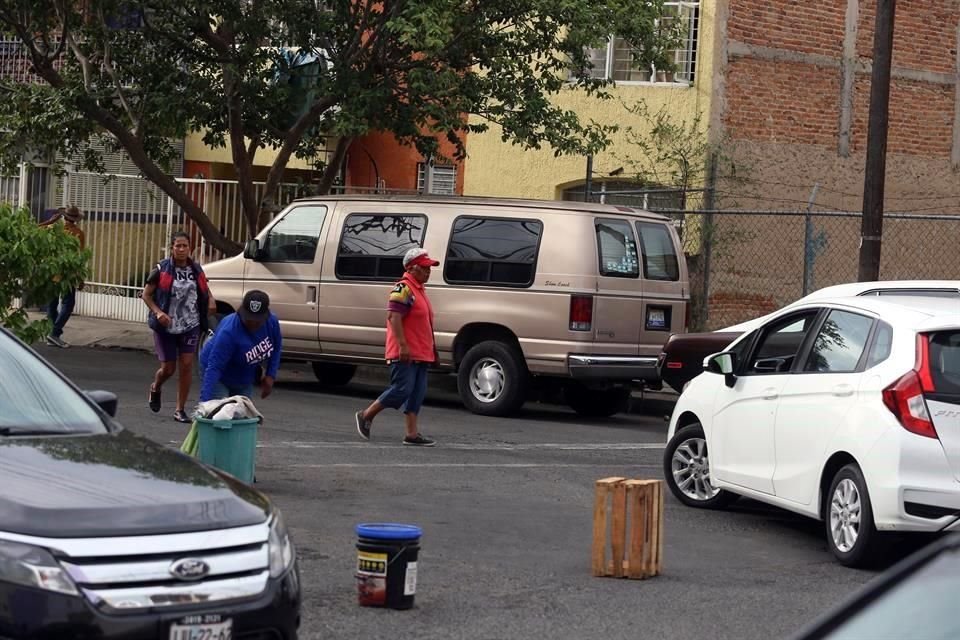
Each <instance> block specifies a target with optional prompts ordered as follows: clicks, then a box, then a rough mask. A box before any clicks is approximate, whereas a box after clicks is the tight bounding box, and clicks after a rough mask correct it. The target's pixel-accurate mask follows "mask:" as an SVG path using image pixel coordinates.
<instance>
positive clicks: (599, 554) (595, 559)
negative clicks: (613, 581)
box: [591, 477, 625, 576]
mask: <svg viewBox="0 0 960 640" xmlns="http://www.w3.org/2000/svg"><path fill="white" fill-rule="evenodd" d="M624 480H625V478H619V477H615V478H603V479H602V480H597V482H596V489H595V493H594V502H593V553H592V562H591V566H592V569H593V575H595V576H605V575H609V574H610V572H611V571H612V569H611V568H608V567H607V558H606V556H607V496H609V495H610V494H611V492H612V489H613V488H614V487H615V486H617V485H618V484H620V483H621V482H623V481H624Z"/></svg>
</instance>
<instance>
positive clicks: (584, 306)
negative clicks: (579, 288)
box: [570, 296, 593, 331]
mask: <svg viewBox="0 0 960 640" xmlns="http://www.w3.org/2000/svg"><path fill="white" fill-rule="evenodd" d="M592 327H593V296H570V330H571V331H590V329H591V328H592Z"/></svg>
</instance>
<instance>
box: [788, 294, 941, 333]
mask: <svg viewBox="0 0 960 640" xmlns="http://www.w3.org/2000/svg"><path fill="white" fill-rule="evenodd" d="M821 306H830V307H843V308H847V309H851V310H863V311H868V312H871V313H873V314H875V315H877V316H879V317H880V318H882V319H883V320H884V321H885V322H887V323H889V324H891V325H893V326H904V327H909V328H912V329H917V330H920V331H928V330H932V329H937V328H946V327H951V328H953V327H956V328H960V297H958V298H936V297H929V298H925V297H922V296H903V297H899V296H844V297H830V298H824V299H818V300H805V301H803V302H800V303H796V304H792V305H790V306H789V307H785V308H784V309H781V310H780V311H778V312H777V313H776V315H779V314H780V313H783V312H789V311H794V310H798V309H803V308H804V307H821ZM771 315H773V314H771Z"/></svg>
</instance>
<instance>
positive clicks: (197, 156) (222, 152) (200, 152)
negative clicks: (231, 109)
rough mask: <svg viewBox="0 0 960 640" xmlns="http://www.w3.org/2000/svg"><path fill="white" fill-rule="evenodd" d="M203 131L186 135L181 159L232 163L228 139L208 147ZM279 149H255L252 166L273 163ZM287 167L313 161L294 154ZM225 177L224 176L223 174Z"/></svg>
mask: <svg viewBox="0 0 960 640" xmlns="http://www.w3.org/2000/svg"><path fill="white" fill-rule="evenodd" d="M203 136H204V132H202V131H200V132H196V133H191V134H190V135H188V136H187V138H186V140H185V141H184V149H183V159H184V160H185V161H194V162H214V163H223V164H228V165H232V164H233V150H232V148H231V147H230V141H229V140H228V141H227V146H225V147H219V148H216V149H215V148H213V147H208V146H207V145H205V144H204V143H203ZM335 143H336V141H335V140H334V141H329V142H328V145H327V146H328V150H329V151H332V150H333V148H334V145H335ZM278 152H279V149H276V148H273V147H270V148H267V149H260V150H259V151H257V155H256V156H255V157H254V163H253V164H254V166H257V167H269V166H270V165H272V164H273V161H274V160H276V159H277V153H278ZM287 168H288V169H313V163H312V161H311V160H309V159H305V158H301V157H300V156H294V157H292V158H290V162H288V163H287ZM224 177H225V176H224Z"/></svg>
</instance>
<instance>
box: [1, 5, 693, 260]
mask: <svg viewBox="0 0 960 640" xmlns="http://www.w3.org/2000/svg"><path fill="white" fill-rule="evenodd" d="M663 1H664V0H604V1H601V2H596V1H594V0H391V1H389V2H365V1H362V0H361V1H359V2H358V1H357V0H328V1H326V2H317V1H316V0H257V1H256V2H237V1H236V0H191V1H190V2H182V1H180V0H88V1H87V2H82V3H78V2H65V1H64V0H0V29H3V30H5V31H7V32H8V33H12V34H14V35H16V36H17V37H19V38H20V39H21V40H23V41H24V42H25V43H26V48H27V50H28V52H29V54H30V55H31V58H32V61H33V64H34V66H35V68H36V72H37V73H38V74H39V75H40V76H41V77H42V79H43V81H44V83H45V84H41V85H36V86H31V85H27V86H24V85H19V86H18V85H16V84H14V83H11V82H9V81H7V82H5V83H2V84H0V91H2V92H4V93H5V94H6V99H5V100H0V156H3V157H5V159H6V160H7V161H9V160H11V159H13V158H16V157H17V156H18V155H19V153H20V151H22V150H23V149H24V148H26V147H28V146H32V147H37V148H39V149H41V150H44V151H47V152H54V151H59V152H61V153H63V152H74V153H75V152H80V153H83V164H84V165H85V168H87V169H92V170H99V169H100V168H101V160H102V159H101V158H99V157H98V155H97V154H96V153H95V152H93V151H92V150H91V149H90V148H89V147H88V146H86V142H87V140H88V139H89V137H90V135H91V134H94V133H97V134H103V135H105V136H107V137H108V138H111V139H113V140H114V141H115V143H116V145H117V146H118V147H122V148H124V149H125V150H126V151H127V152H128V153H129V154H130V157H131V159H132V160H133V161H134V163H136V164H137V166H138V167H139V168H140V169H141V171H142V172H143V173H144V175H146V176H147V177H148V178H150V179H151V180H155V181H157V180H159V181H160V182H158V184H161V183H162V182H163V181H162V179H161V176H158V175H156V172H152V171H151V169H154V170H155V169H156V168H157V167H162V166H163V165H164V163H166V162H168V161H169V160H170V159H171V157H172V153H173V150H172V148H171V146H170V144H169V141H170V140H171V139H178V138H182V137H183V136H184V135H185V134H187V133H189V132H199V131H203V132H204V134H203V135H204V141H205V142H206V143H207V144H208V145H211V146H214V147H218V146H219V147H222V146H225V145H226V144H227V143H228V142H230V143H232V147H233V161H234V164H235V165H236V168H237V171H238V175H239V177H240V181H241V189H242V192H243V193H244V197H243V198H242V200H243V202H242V205H243V208H244V211H245V213H246V215H247V217H248V221H250V223H251V225H252V226H253V227H255V225H256V222H257V219H258V213H259V212H258V209H259V208H260V207H263V206H265V205H266V204H268V203H264V202H260V203H258V202H256V201H255V196H254V195H253V193H254V192H253V186H252V183H251V180H252V178H251V177H250V176H249V175H248V174H249V169H250V167H251V166H252V164H253V159H254V156H255V154H256V153H257V151H258V150H260V149H263V148H266V147H274V148H278V149H279V150H280V153H279V154H278V156H277V159H276V161H275V162H274V164H273V166H272V167H271V169H270V173H269V174H268V178H267V182H268V184H267V188H266V189H264V193H267V194H271V193H273V192H274V191H275V187H276V185H277V184H279V182H280V180H281V178H282V173H283V169H284V167H285V166H286V163H287V161H288V160H289V158H290V156H291V154H294V153H296V154H298V155H300V156H301V157H306V158H311V157H316V156H323V155H324V150H325V149H326V148H327V140H328V139H329V138H336V139H341V140H346V141H349V140H351V139H352V138H354V137H357V136H362V135H364V134H366V133H368V132H371V131H386V132H392V133H393V134H395V135H396V136H397V137H398V138H399V139H400V141H401V142H403V143H405V144H410V145H414V146H416V148H417V149H419V150H420V151H421V152H422V153H423V154H424V155H430V154H434V155H436V154H437V151H438V147H439V140H447V141H449V142H450V143H452V144H453V147H454V149H455V152H454V155H455V156H456V157H458V158H462V157H464V155H465V143H464V137H465V135H467V134H468V133H471V132H473V133H478V132H482V131H486V130H487V129H488V128H489V127H491V126H492V125H498V126H499V127H501V128H502V132H503V139H504V140H506V141H510V142H513V143H515V144H517V145H520V146H521V147H523V148H527V149H540V148H543V147H547V146H548V147H551V148H552V149H553V150H554V151H555V153H557V154H582V153H585V152H590V151H597V150H599V149H602V148H604V147H605V146H606V145H607V143H608V138H609V133H610V132H611V130H612V127H609V126H605V125H601V124H597V123H592V122H586V123H585V122H582V121H581V120H580V118H578V116H577V114H576V113H574V112H572V111H569V110H565V109H562V108H560V107H558V106H556V104H555V103H554V102H553V101H552V100H551V99H550V98H551V96H553V95H555V94H557V93H559V92H560V91H562V90H567V89H569V88H576V89H579V90H584V91H587V92H590V93H591V94H594V95H599V96H606V95H607V94H606V92H605V91H604V89H605V86H606V84H607V83H606V82H605V81H602V80H597V79H594V78H591V77H590V73H589V63H588V59H587V56H586V54H585V48H586V47H590V46H602V45H603V44H604V43H606V41H607V39H608V38H609V35H610V34H611V33H616V34H617V35H619V36H621V37H623V38H625V39H626V40H627V41H628V42H630V43H631V44H632V45H633V46H635V47H638V48H639V49H641V50H643V51H649V52H656V51H662V50H663V48H664V46H667V47H669V46H675V45H676V43H677V38H678V37H679V32H677V31H676V29H671V28H664V24H665V23H664V22H663V21H659V18H660V16H662V15H663ZM61 34H63V36H64V37H62V38H61V37H60V36H61ZM662 68H665V67H662ZM469 116H474V118H469ZM345 151H346V146H345V145H343V146H342V147H341V149H339V150H338V153H339V154H340V155H339V157H338V156H334V157H332V158H328V159H327V160H326V161H323V162H322V166H323V167H324V177H323V180H321V188H322V190H324V191H325V189H326V188H329V186H330V184H331V183H332V180H333V177H334V176H335V175H336V173H337V171H338V170H339V166H340V162H339V160H340V159H342V154H343V153H345ZM161 187H162V188H164V190H166V191H168V193H169V192H170V191H171V190H175V189H178V187H177V186H176V185H175V184H173V183H172V182H170V183H169V184H161ZM171 195H173V194H172V193H171ZM178 203H180V204H181V206H183V207H184V209H185V210H186V211H187V213H188V215H190V216H191V217H192V218H194V220H199V218H200V217H204V218H205V216H204V214H203V212H202V211H200V210H199V208H197V207H196V206H194V205H193V204H192V203H191V202H190V201H189V199H188V198H186V197H185V196H184V197H183V198H182V201H181V200H178ZM201 229H202V230H203V231H204V235H205V236H206V237H207V239H208V241H210V242H211V243H212V244H213V245H214V246H216V247H218V248H223V243H222V242H221V241H220V240H221V239H220V238H218V237H216V232H215V231H214V229H213V225H207V226H204V225H202V224H201Z"/></svg>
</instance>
